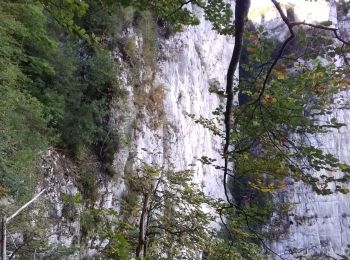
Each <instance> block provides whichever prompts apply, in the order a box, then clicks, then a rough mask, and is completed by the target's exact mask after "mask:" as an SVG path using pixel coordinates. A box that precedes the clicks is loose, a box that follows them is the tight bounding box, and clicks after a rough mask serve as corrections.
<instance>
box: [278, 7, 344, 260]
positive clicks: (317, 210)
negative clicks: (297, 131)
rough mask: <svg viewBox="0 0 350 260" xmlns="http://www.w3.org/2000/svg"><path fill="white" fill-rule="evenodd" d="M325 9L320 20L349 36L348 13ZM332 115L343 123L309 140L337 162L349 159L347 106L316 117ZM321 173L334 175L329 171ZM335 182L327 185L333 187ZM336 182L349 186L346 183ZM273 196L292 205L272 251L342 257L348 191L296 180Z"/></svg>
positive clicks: (294, 255)
mask: <svg viewBox="0 0 350 260" xmlns="http://www.w3.org/2000/svg"><path fill="white" fill-rule="evenodd" d="M316 4H317V3H316ZM300 8H302V5H301V6H300V7H299V9H300ZM325 11H326V12H325V17H323V18H322V20H321V21H325V20H331V21H333V24H335V26H337V27H338V28H339V32H340V34H341V35H342V37H343V38H345V39H349V35H350V34H349V28H350V23H349V17H350V14H349V13H348V14H342V13H341V12H340V11H339V10H338V12H337V11H336V5H335V2H330V3H329V6H328V10H327V9H326V10H325ZM296 13H298V12H297V11H296ZM327 16H328V17H327ZM301 20H304V19H301ZM349 95H350V94H349V92H348V91H344V92H342V93H339V94H338V95H337V96H335V97H334V103H336V101H337V100H338V99H343V100H345V101H346V100H349V97H350V96H349ZM333 117H335V118H337V119H338V120H339V122H343V123H345V124H347V126H344V127H341V128H340V129H338V130H334V131H331V132H329V133H326V134H319V135H317V136H312V137H310V138H311V141H312V143H313V145H315V146H318V147H322V148H323V149H324V151H325V152H327V153H332V154H334V155H335V156H336V157H337V158H339V159H340V161H341V162H344V163H350V150H349V147H350V146H349V145H350V136H349V130H350V128H349V123H350V119H349V118H350V110H349V109H340V108H339V107H337V105H334V106H333V109H332V114H329V115H327V116H323V117H322V118H320V119H321V120H322V121H326V120H330V119H331V118H333ZM325 174H326V175H328V176H336V175H337V173H333V172H325ZM335 185H336V184H334V186H333V187H331V188H332V189H333V190H334V189H335ZM337 185H340V186H342V187H345V188H349V187H350V186H349V185H346V184H345V185H343V184H337ZM276 197H277V199H279V200H282V201H284V202H288V203H291V204H292V205H293V206H292V210H291V212H290V213H289V215H288V217H287V218H286V220H285V221H286V234H284V235H282V237H280V238H279V239H278V241H274V242H273V243H272V248H273V250H274V251H276V252H277V253H278V254H280V255H281V256H282V257H283V258H284V259H297V258H298V257H300V256H304V257H305V256H313V257H314V259H343V258H341V256H340V255H346V254H347V252H346V251H347V250H348V249H349V247H350V194H345V195H344V194H341V193H338V192H336V193H334V194H331V195H327V196H322V195H317V194H316V193H315V192H313V191H312V190H311V188H310V187H307V186H306V185H304V184H301V183H296V184H294V185H292V186H291V187H289V188H288V189H287V190H286V191H285V192H283V193H280V194H278V195H277V196H276Z"/></svg>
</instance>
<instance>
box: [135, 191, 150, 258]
mask: <svg viewBox="0 0 350 260" xmlns="http://www.w3.org/2000/svg"><path fill="white" fill-rule="evenodd" d="M150 197H151V192H149V193H146V194H144V196H143V201H142V212H141V216H140V224H139V242H138V246H137V249H136V257H139V258H140V259H143V258H144V257H146V252H147V250H146V246H147V245H146V231H147V218H148V213H149V205H150Z"/></svg>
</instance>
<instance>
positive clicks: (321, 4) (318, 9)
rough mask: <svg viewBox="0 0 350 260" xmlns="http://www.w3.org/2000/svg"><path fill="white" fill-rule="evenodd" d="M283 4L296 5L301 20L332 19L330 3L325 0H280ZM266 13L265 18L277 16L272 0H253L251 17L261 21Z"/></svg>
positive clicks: (296, 11) (319, 20)
mask: <svg viewBox="0 0 350 260" xmlns="http://www.w3.org/2000/svg"><path fill="white" fill-rule="evenodd" d="M279 2H280V3H281V5H288V6H294V9H295V13H296V15H297V17H298V19H299V20H300V21H304V20H305V21H307V22H315V21H318V22H321V21H327V20H330V8H329V4H328V3H327V2H326V1H324V0H318V1H317V2H315V1H310V0H309V1H306V0H279ZM262 14H264V16H265V20H270V19H273V18H275V17H276V15H277V13H276V10H275V8H274V6H273V4H272V2H271V0H252V4H251V8H250V11H249V19H251V20H253V21H257V22H258V21H260V19H261V15H262Z"/></svg>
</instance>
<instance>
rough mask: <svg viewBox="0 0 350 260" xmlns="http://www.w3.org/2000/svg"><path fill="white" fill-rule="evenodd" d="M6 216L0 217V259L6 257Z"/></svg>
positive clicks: (4, 259)
mask: <svg viewBox="0 0 350 260" xmlns="http://www.w3.org/2000/svg"><path fill="white" fill-rule="evenodd" d="M6 222H7V219H6V216H4V217H3V218H2V232H1V241H2V243H1V255H2V260H6V259H7V252H6Z"/></svg>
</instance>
